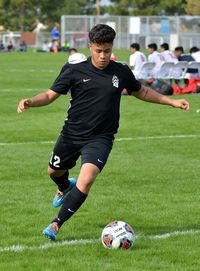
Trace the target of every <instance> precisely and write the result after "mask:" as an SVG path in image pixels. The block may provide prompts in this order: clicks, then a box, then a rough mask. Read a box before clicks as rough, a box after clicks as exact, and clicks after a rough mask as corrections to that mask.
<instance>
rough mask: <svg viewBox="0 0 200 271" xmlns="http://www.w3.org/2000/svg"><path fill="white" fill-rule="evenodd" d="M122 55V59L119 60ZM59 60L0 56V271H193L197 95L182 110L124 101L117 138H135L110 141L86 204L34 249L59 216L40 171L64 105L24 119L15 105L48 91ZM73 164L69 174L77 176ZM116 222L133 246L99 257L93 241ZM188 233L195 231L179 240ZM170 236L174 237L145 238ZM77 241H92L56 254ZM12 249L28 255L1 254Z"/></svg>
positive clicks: (198, 220) (196, 261) (197, 238)
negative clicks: (126, 229) (128, 230)
mask: <svg viewBox="0 0 200 271" xmlns="http://www.w3.org/2000/svg"><path fill="white" fill-rule="evenodd" d="M127 53H128V52H127V51H126V52H123V51H122V52H119V54H120V55H121V60H126V59H123V55H126V54H127ZM127 55H128V54H127ZM66 57H67V55H65V54H64V53H61V54H58V55H54V54H44V53H31V52H30V53H27V54H21V53H13V54H6V53H5V54H0V62H1V69H0V78H1V84H0V107H1V114H0V131H1V133H0V148H1V155H0V166H1V170H0V184H1V190H0V198H1V212H0V225H1V233H0V270H1V271H7V270H8V271H10V270H13V269H14V270H15V271H21V270H27V271H29V270H30V271H33V270H42V271H43V270H45V271H46V270H48V271H51V270H55V269H58V270H63V271H64V270H69V271H75V270H77V271H79V270H84V271H85V270H87V271H89V270H95V271H96V270H97V271H106V270H123V269H125V270H130V271H132V270H136V271H144V270H145V271H150V270H152V271H155V270H156V271H157V270H162V271H186V270H187V271H191V270H199V266H200V258H199V242H200V233H199V232H198V230H200V226H199V225H200V216H199V213H200V208H199V199H200V198H199V175H200V174H199V173H200V163H199V140H200V137H198V136H200V134H199V121H200V114H198V113H196V110H197V109H198V108H200V105H199V96H198V95H195V94H192V95H186V96H184V98H186V99H187V100H188V101H190V103H191V110H190V111H188V112H184V111H181V110H177V109H173V108H170V107H164V106H160V105H155V104H148V103H144V102H141V101H139V100H136V99H134V98H133V97H127V96H123V97H122V103H121V122H120V123H121V125H120V129H119V133H118V135H117V138H118V139H120V138H132V140H130V141H125V140H124V141H116V142H115V144H114V148H113V151H112V153H111V155H110V158H109V160H108V163H107V165H106V167H105V169H104V170H103V172H102V174H101V175H100V176H99V177H98V178H97V180H96V182H95V184H94V186H93V187H92V190H91V193H90V195H89V197H88V199H87V201H86V202H85V204H84V205H83V206H82V208H81V209H80V210H79V211H78V212H77V213H76V214H75V215H74V217H73V218H71V219H70V220H69V221H68V222H67V223H66V224H64V226H63V227H62V229H61V231H60V233H59V235H58V241H57V242H56V244H57V246H56V247H49V248H46V249H41V248H40V246H41V245H44V244H47V245H48V244H51V242H50V241H48V240H46V239H45V238H44V237H43V236H42V235H41V232H42V229H43V228H44V227H46V226H47V225H48V224H49V222H50V221H51V219H52V218H54V217H55V216H56V214H57V210H56V209H54V208H53V207H52V205H51V204H52V198H53V195H54V193H55V185H54V184H53V183H52V181H50V179H49V177H48V176H47V173H46V169H47V164H48V160H49V158H50V154H51V151H52V148H53V144H52V143H51V142H54V141H55V140H56V138H57V136H58V134H59V131H60V129H61V127H62V125H63V121H64V118H65V115H66V106H67V104H68V98H67V97H61V98H60V99H58V100H57V101H56V102H54V103H53V104H52V105H49V106H47V107H43V108H37V109H36V108H34V109H30V110H28V111H26V112H24V113H23V114H17V113H16V107H17V104H18V101H19V100H20V99H21V98H24V97H29V96H32V95H35V94H36V93H38V92H40V91H43V90H46V89H48V88H49V87H50V86H51V84H52V83H53V81H54V79H55V77H56V76H57V74H58V73H59V70H60V68H61V66H62V65H63V64H64V63H65V60H66ZM175 98H179V97H175ZM176 135H185V136H187V135H196V136H197V137H183V138H177V137H175V136H176ZM166 136H172V137H171V138H170V137H166ZM162 137H163V138H162ZM44 141H50V142H49V143H46V144H44V143H42V142H44ZM31 142H32V143H31ZM34 142H35V143H36V144H35V143H34ZM2 143H7V144H2ZM26 143H29V144H26ZM79 165H80V164H79V163H78V164H77V166H76V167H75V168H74V169H73V170H72V171H71V176H74V177H76V176H77V174H78V172H79ZM115 219H118V220H124V221H127V222H128V223H129V224H130V225H132V227H133V228H134V230H135V232H136V234H137V236H138V239H137V241H136V243H135V246H134V248H133V249H132V250H130V251H110V250H106V249H105V248H104V247H103V246H102V245H101V242H100V241H97V240H98V239H99V238H100V235H101V231H102V229H103V227H104V226H105V225H106V224H107V223H108V222H110V221H112V220H115ZM187 230H188V231H190V230H193V231H194V232H191V233H190V234H188V235H187V234H182V235H181V234H180V233H181V232H182V231H187ZM195 230H196V231H197V232H196V233H195ZM174 231H180V233H179V234H177V235H175V236H171V237H169V238H163V239H152V238H150V236H155V235H158V234H165V233H170V232H174ZM75 239H76V240H80V239H94V243H92V244H74V245H67V244H65V245H63V246H60V247H59V244H61V243H60V242H61V241H67V240H75ZM16 245H20V246H28V247H29V250H28V249H25V250H24V251H19V252H12V251H1V250H2V249H4V248H5V247H11V246H16Z"/></svg>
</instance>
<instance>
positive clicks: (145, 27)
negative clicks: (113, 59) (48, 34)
mask: <svg viewBox="0 0 200 271" xmlns="http://www.w3.org/2000/svg"><path fill="white" fill-rule="evenodd" d="M97 23H105V24H108V25H110V26H112V27H113V28H114V29H115V30H116V33H117V36H116V40H115V44H114V46H115V48H117V49H127V48H129V47H130V44H131V43H133V42H138V43H140V46H141V47H142V48H146V47H147V45H148V44H149V43H152V42H155V43H157V44H158V45H160V44H161V43H163V42H167V43H169V44H170V48H171V49H172V50H173V49H174V48H175V47H176V46H179V45H182V46H183V47H184V48H186V49H189V48H191V47H192V46H200V35H199V34H200V16H195V17H194V16H175V17H174V16H171V17H166V16H140V17H130V16H99V17H98V16H85V15H84V16H74V15H63V16H62V17H61V42H62V43H64V42H66V41H68V42H69V43H70V45H71V46H72V47H77V48H84V47H87V43H88V31H89V30H90V29H91V28H92V27H93V26H94V25H95V24H97Z"/></svg>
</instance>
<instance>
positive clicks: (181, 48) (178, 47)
mask: <svg viewBox="0 0 200 271" xmlns="http://www.w3.org/2000/svg"><path fill="white" fill-rule="evenodd" d="M174 50H175V51H180V52H181V53H184V49H183V46H177V47H176V48H175V49H174Z"/></svg>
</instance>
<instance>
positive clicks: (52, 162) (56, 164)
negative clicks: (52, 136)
mask: <svg viewBox="0 0 200 271" xmlns="http://www.w3.org/2000/svg"><path fill="white" fill-rule="evenodd" d="M49 164H50V165H52V166H54V167H57V168H59V167H60V157H59V156H58V155H54V153H53V152H52V154H51V158H50V161H49Z"/></svg>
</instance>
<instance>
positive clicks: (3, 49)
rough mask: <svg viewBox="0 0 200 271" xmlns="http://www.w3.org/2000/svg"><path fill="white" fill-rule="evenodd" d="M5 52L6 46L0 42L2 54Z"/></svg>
mask: <svg viewBox="0 0 200 271" xmlns="http://www.w3.org/2000/svg"><path fill="white" fill-rule="evenodd" d="M4 51H5V46H4V44H3V41H2V40H0V52H4Z"/></svg>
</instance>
